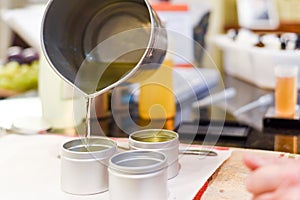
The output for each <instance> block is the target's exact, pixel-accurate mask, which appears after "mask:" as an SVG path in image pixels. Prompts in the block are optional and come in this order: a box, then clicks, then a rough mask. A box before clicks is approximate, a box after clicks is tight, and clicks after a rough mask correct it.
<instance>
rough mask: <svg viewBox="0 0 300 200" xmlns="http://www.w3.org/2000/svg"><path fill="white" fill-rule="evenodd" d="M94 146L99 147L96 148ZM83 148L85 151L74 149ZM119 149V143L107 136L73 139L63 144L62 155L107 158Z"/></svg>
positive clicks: (74, 157) (82, 157)
mask: <svg viewBox="0 0 300 200" xmlns="http://www.w3.org/2000/svg"><path fill="white" fill-rule="evenodd" d="M93 147H97V149H96V150H94V148H93ZM75 148H82V149H84V151H78V150H74V149H75ZM116 150H117V143H116V142H115V141H113V140H111V139H108V138H106V137H89V138H76V139H71V140H69V141H67V142H65V143H63V144H62V156H63V157H66V158H70V159H98V160H101V159H106V158H108V157H111V156H112V155H113V154H114V153H115V152H116Z"/></svg>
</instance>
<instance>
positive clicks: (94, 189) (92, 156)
mask: <svg viewBox="0 0 300 200" xmlns="http://www.w3.org/2000/svg"><path fill="white" fill-rule="evenodd" d="M116 150H117V144H116V142H114V141H113V140H110V139H108V138H105V137H90V138H81V139H72V140H70V141H67V142H66V143H64V144H63V145H62V153H61V188H62V190H63V191H65V192H67V193H71V194H80V195H87V194H95V193H100V192H104V191H106V190H107V189H108V171H107V167H108V161H109V159H110V158H111V156H113V155H114V154H115V152H116Z"/></svg>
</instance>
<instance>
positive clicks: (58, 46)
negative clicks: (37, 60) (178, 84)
mask: <svg viewBox="0 0 300 200" xmlns="http://www.w3.org/2000/svg"><path fill="white" fill-rule="evenodd" d="M41 34H42V48H43V51H44V53H45V56H46V58H47V60H48V62H49V63H50V65H51V67H52V68H53V69H54V70H55V71H56V73H58V74H59V75H60V77H61V78H63V79H64V80H65V81H66V82H68V83H69V84H71V85H72V86H73V87H75V88H77V89H79V91H81V92H82V93H83V94H84V95H86V96H89V97H95V96H97V95H99V94H101V93H104V92H106V91H108V90H109V89H112V88H113V87H115V86H117V85H118V84H120V83H122V82H124V81H125V80H129V81H130V80H131V81H136V80H137V79H135V78H136V77H138V75H141V74H142V75H143V76H146V75H147V74H148V75H149V73H147V70H148V71H149V72H150V71H153V70H151V69H155V68H157V67H159V66H160V64H161V63H162V61H163V59H164V56H165V53H166V49H167V33H166V30H165V29H164V28H163V27H162V24H161V22H160V20H159V18H158V16H157V15H156V13H155V12H154V11H153V9H152V8H151V6H150V5H149V3H148V2H147V1H146V0H126V1H124V0H84V1H83V0H63V1H62V0H50V2H49V3H48V6H47V8H46V11H45V15H44V19H43V23H42V33H41ZM149 69H150V70H149ZM140 72H142V73H140Z"/></svg>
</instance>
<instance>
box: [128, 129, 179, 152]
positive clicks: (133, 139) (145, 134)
mask: <svg viewBox="0 0 300 200" xmlns="http://www.w3.org/2000/svg"><path fill="white" fill-rule="evenodd" d="M157 134H162V136H166V137H169V138H170V139H167V140H166V141H161V142H159V141H155V142H147V141H142V140H143V139H145V138H151V137H153V136H155V137H157ZM138 138H140V139H141V140H139V139H138ZM178 139H179V136H178V133H176V132H175V131H171V130H167V129H145V130H140V131H135V132H133V133H132V134H130V135H129V144H130V145H131V146H134V147H138V148H155V149H157V148H167V147H172V146H176V145H179V141H178Z"/></svg>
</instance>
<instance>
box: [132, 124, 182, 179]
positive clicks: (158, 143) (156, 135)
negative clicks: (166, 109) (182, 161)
mask: <svg viewBox="0 0 300 200" xmlns="http://www.w3.org/2000/svg"><path fill="white" fill-rule="evenodd" d="M129 146H130V148H131V149H134V150H152V151H159V152H162V153H164V154H165V155H166V156H167V163H168V179H171V178H174V177H175V176H176V175H177V174H178V172H179V162H178V155H179V136H178V134H177V133H176V132H174V131H171V130H166V129H145V130H141V131H136V132H134V133H132V134H130V136H129Z"/></svg>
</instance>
